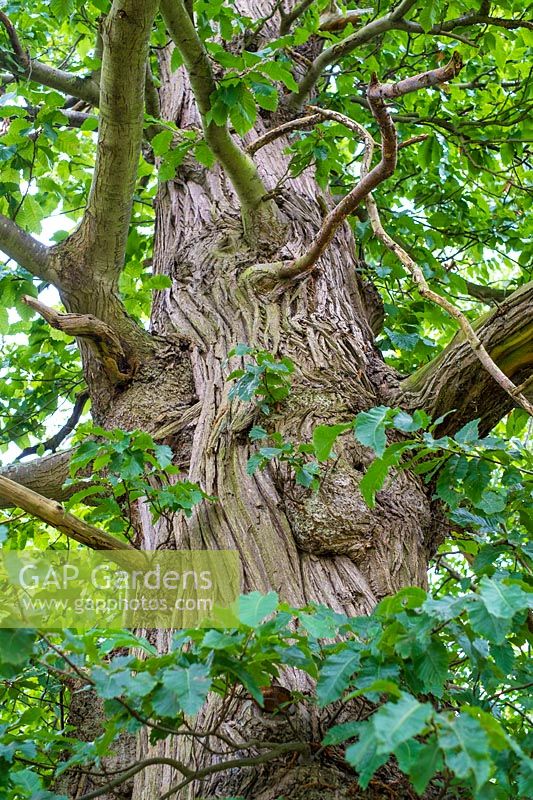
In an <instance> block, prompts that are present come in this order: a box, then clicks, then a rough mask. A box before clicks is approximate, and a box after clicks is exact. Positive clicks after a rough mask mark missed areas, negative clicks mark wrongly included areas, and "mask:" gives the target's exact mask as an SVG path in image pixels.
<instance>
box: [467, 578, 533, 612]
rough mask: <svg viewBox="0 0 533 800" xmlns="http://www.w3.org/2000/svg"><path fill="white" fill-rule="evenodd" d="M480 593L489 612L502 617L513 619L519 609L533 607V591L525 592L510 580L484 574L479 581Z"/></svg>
mask: <svg viewBox="0 0 533 800" xmlns="http://www.w3.org/2000/svg"><path fill="white" fill-rule="evenodd" d="M479 594H480V597H481V599H482V600H483V603H484V605H485V608H486V609H487V611H488V613H489V614H492V615H493V616H494V617H501V618H502V619H511V618H512V617H514V615H515V614H516V613H517V612H518V611H522V610H523V609H526V608H531V607H533V593H531V594H529V593H528V592H524V590H523V589H522V588H521V587H520V586H518V585H517V584H516V583H511V582H509V581H506V582H505V583H504V582H503V581H501V580H493V579H492V578H488V577H486V576H484V577H483V578H481V580H480V582H479Z"/></svg>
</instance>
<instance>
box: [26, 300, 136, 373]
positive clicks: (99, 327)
mask: <svg viewBox="0 0 533 800" xmlns="http://www.w3.org/2000/svg"><path fill="white" fill-rule="evenodd" d="M22 300H23V302H24V303H26V305H27V306H30V308H33V309H34V311H36V312H37V313H38V314H40V315H41V317H43V319H45V320H46V321H47V322H48V324H49V325H50V326H51V327H52V328H56V329H57V330H60V331H63V333H66V334H67V335H68V336H75V337H76V338H80V339H87V341H88V342H89V343H90V345H91V346H92V348H93V350H94V353H95V355H96V357H97V359H98V360H99V361H100V363H101V364H102V365H103V367H104V369H105V371H106V374H107V376H108V378H109V379H110V380H111V381H112V382H113V383H120V382H123V381H128V380H130V379H131V377H132V375H133V373H134V371H135V365H133V364H128V363H127V360H126V356H125V355H124V350H123V349H122V345H121V343H120V340H119V338H118V336H117V335H116V334H115V332H114V331H113V330H112V329H111V328H110V327H109V325H106V323H105V322H102V320H100V319H97V318H96V317H93V316H92V315H91V314H60V313H59V312H58V311H54V309H53V308H49V307H48V306H45V305H44V303H41V302H39V300H36V299H35V298H34V297H29V296H28V295H24V297H23V298H22ZM125 366H127V367H128V372H124V371H123V369H124V367H125Z"/></svg>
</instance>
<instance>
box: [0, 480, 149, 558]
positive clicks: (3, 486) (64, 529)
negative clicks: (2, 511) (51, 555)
mask: <svg viewBox="0 0 533 800" xmlns="http://www.w3.org/2000/svg"><path fill="white" fill-rule="evenodd" d="M0 497H2V498H5V499H7V500H8V501H9V503H10V505H14V506H16V507H17V508H22V510H23V511H26V512H27V513H28V514H31V515H32V516H34V517H37V519H41V520H42V521H43V522H46V524H47V525H51V526H52V528H56V530H58V531H60V532H61V533H64V534H66V536H68V537H69V538H70V539H75V540H76V541H77V542H80V543H81V544H85V545H87V547H90V548H92V549H93V550H126V549H127V550H133V549H134V548H133V547H132V545H130V544H127V543H126V542H124V543H123V542H119V541H118V539H115V538H114V537H113V536H110V535H109V534H108V533H105V532H104V531H101V530H100V529H99V528H95V527H94V526H93V525H89V524H88V523H87V522H84V520H82V519H78V517H75V516H74V515H73V514H68V513H67V512H66V511H65V510H64V508H63V507H62V506H61V505H60V504H59V503H56V502H54V501H53V500H48V498H46V497H43V496H42V495H41V494H37V492H34V491H32V490H31V489H28V488H27V487H25V486H21V485H20V484H18V483H15V482H14V481H12V480H10V478H6V477H5V475H0Z"/></svg>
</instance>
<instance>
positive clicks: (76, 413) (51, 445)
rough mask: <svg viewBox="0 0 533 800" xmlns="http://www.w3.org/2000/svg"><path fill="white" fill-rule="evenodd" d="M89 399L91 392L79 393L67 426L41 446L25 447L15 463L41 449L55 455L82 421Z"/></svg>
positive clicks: (66, 423)
mask: <svg viewBox="0 0 533 800" xmlns="http://www.w3.org/2000/svg"><path fill="white" fill-rule="evenodd" d="M88 399H89V392H88V391H87V389H85V390H84V391H82V392H79V394H78V396H77V397H76V401H75V403H74V407H73V409H72V414H71V415H70V417H69V418H68V419H67V421H66V422H65V424H64V425H63V426H62V427H61V428H60V429H59V431H58V432H57V433H56V434H55V435H54V436H51V437H50V438H49V439H47V440H46V441H45V442H42V443H40V444H34V445H32V446H31V447H25V448H24V450H23V451H22V452H21V453H20V455H18V456H17V458H16V459H15V461H20V460H21V459H23V458H26V457H27V456H33V455H35V453H37V451H38V450H39V449H41V448H42V450H43V452H46V450H50V452H51V453H55V451H56V450H57V448H58V447H59V445H60V444H61V443H62V442H64V440H65V439H66V438H67V436H68V435H69V434H70V433H72V431H73V430H74V428H75V427H76V425H77V424H78V422H79V421H80V417H81V415H82V414H83V409H84V407H85V404H86V402H87V400H88Z"/></svg>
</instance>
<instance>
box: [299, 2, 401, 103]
mask: <svg viewBox="0 0 533 800" xmlns="http://www.w3.org/2000/svg"><path fill="white" fill-rule="evenodd" d="M416 2H417V0H401V1H400V3H399V4H398V5H397V6H396V8H393V9H392V10H391V11H389V12H388V13H387V14H385V15H384V16H383V17H379V18H378V19H374V20H372V21H371V22H369V23H368V24H367V25H364V26H363V27H362V28H359V30H357V31H355V32H354V33H352V34H351V35H350V36H347V37H346V38H345V39H343V40H342V41H341V42H337V43H336V44H333V45H331V46H330V47H327V48H326V49H325V50H323V51H322V52H321V53H320V55H318V56H317V57H316V58H315V60H314V61H313V63H312V65H311V67H310V69H309V71H308V72H307V74H306V75H305V76H304V78H303V80H302V81H301V83H300V85H299V87H298V91H297V92H294V93H293V94H292V95H291V97H290V100H289V102H290V104H291V105H292V106H293V108H300V107H301V106H302V105H303V103H304V102H305V100H306V98H307V96H308V95H309V93H310V92H311V90H312V88H313V86H314V85H315V83H316V82H317V80H318V78H319V77H320V75H321V74H322V72H323V71H324V70H325V69H326V68H327V67H329V66H331V64H335V62H337V61H339V59H341V58H342V57H343V56H345V55H347V54H348V53H351V52H352V51H353V50H355V49H356V48H357V47H360V46H361V45H363V44H366V43H367V42H370V41H372V39H375V38H376V36H380V35H381V34H382V33H386V32H387V31H390V30H392V29H393V28H394V25H395V23H396V21H397V20H399V19H401V18H402V17H403V15H404V14H407V12H408V11H409V10H410V9H411V8H412V7H413V6H414V5H415V4H416Z"/></svg>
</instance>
